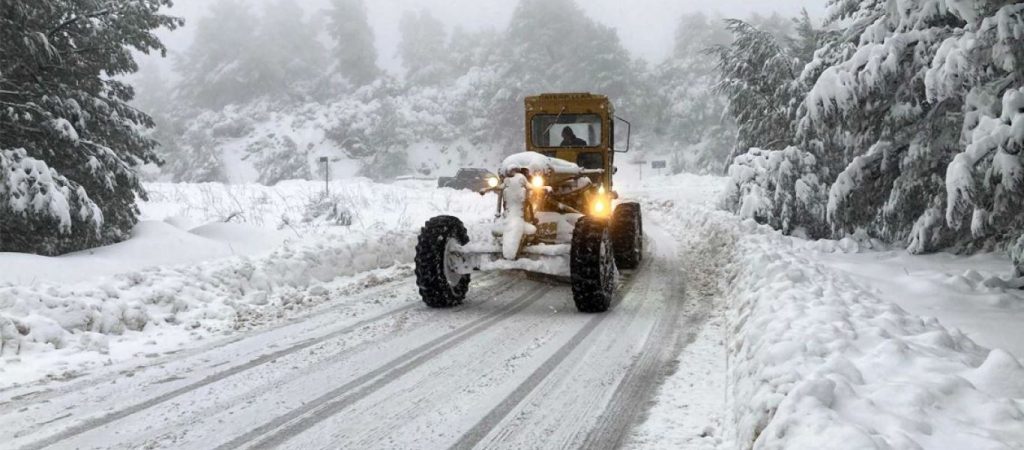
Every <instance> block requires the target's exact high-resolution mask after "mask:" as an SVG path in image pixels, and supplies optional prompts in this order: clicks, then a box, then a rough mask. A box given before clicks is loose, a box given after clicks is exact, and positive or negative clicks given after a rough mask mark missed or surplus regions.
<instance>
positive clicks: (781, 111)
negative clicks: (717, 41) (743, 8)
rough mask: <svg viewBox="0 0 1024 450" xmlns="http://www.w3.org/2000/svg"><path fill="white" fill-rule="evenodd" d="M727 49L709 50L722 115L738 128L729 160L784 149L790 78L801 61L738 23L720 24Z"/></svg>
mask: <svg viewBox="0 0 1024 450" xmlns="http://www.w3.org/2000/svg"><path fill="white" fill-rule="evenodd" d="M726 27H727V29H728V30H729V31H730V32H731V33H732V35H733V41H732V43H730V44H728V45H719V46H716V47H714V48H713V49H712V50H711V53H712V54H713V55H714V56H715V57H717V66H718V73H719V77H720V81H719V83H718V84H717V85H716V86H715V90H716V91H717V92H719V93H721V94H722V95H724V96H725V97H726V100H727V102H728V108H727V110H728V112H729V114H730V115H731V116H732V117H733V118H734V119H735V120H736V125H737V127H738V131H737V142H736V149H735V151H734V152H733V156H739V155H741V154H743V153H746V152H747V150H748V149H750V148H784V147H786V146H788V145H791V144H793V143H795V142H796V129H795V126H794V118H795V117H796V107H797V105H798V103H797V99H798V98H799V97H800V95H801V92H799V91H797V90H796V84H795V81H796V78H797V75H798V74H799V69H800V67H801V61H799V60H798V59H797V58H796V55H794V54H793V52H792V51H791V49H790V48H788V47H787V46H786V43H785V42H783V40H782V39H780V38H779V37H778V36H776V35H774V34H772V33H770V32H767V31H762V30H760V29H758V28H756V27H754V26H753V25H751V24H749V23H747V22H744V21H742V20H736V19H729V20H726Z"/></svg>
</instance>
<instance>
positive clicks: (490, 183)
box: [487, 177, 498, 188]
mask: <svg viewBox="0 0 1024 450" xmlns="http://www.w3.org/2000/svg"><path fill="white" fill-rule="evenodd" d="M487 185H488V186H490V187H492V188H496V187H498V179H497V178H494V177H490V178H488V179H487Z"/></svg>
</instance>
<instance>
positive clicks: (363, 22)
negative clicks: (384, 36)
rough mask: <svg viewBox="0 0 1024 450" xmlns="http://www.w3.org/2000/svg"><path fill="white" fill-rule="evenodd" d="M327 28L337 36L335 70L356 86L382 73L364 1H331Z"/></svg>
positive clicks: (335, 37) (334, 53)
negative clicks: (378, 64)
mask: <svg viewBox="0 0 1024 450" xmlns="http://www.w3.org/2000/svg"><path fill="white" fill-rule="evenodd" d="M326 13H327V16H328V23H327V31H328V34H330V36H331V37H332V38H333V39H334V48H333V50H332V54H333V56H334V62H335V64H336V66H335V71H336V72H337V73H338V74H340V75H341V76H342V77H344V78H345V79H346V80H348V81H349V82H350V83H352V84H353V85H355V86H364V85H367V84H369V83H370V82H372V81H373V80H375V79H376V78H377V77H378V76H379V75H380V73H381V71H380V68H378V66H377V48H376V47H374V42H373V29H372V28H370V22H369V19H368V18H367V16H366V5H365V4H364V3H363V0H331V7H330V8H329V9H328V10H327V11H326Z"/></svg>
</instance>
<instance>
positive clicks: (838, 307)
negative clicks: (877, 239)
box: [728, 221, 1024, 448]
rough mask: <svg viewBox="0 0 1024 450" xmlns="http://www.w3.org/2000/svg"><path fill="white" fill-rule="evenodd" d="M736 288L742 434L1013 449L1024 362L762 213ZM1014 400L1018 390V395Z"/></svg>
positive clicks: (734, 349) (746, 439) (734, 369)
mask: <svg viewBox="0 0 1024 450" xmlns="http://www.w3.org/2000/svg"><path fill="white" fill-rule="evenodd" d="M740 227H741V229H742V230H743V232H744V233H745V234H747V236H745V237H744V238H742V239H741V240H740V242H739V244H738V245H739V247H738V252H737V254H738V258H737V260H736V261H735V262H734V263H733V266H732V272H733V278H732V283H731V286H730V291H729V293H728V297H729V301H730V302H731V303H732V304H731V305H730V313H729V327H730V328H731V334H732V336H731V340H730V342H729V346H730V348H729V352H730V372H729V378H730V385H731V388H730V390H731V395H732V403H733V404H732V415H733V418H734V420H735V421H736V424H737V429H736V442H737V443H738V444H739V445H741V446H743V447H746V446H751V447H754V448H1010V447H1013V446H1016V445H1019V443H1020V442H1024V409H1022V408H1024V407H1022V403H1021V399H1024V383H1020V382H1017V381H1014V380H1024V368H1022V367H1021V365H1020V363H1019V362H1018V361H1017V360H1016V359H1014V358H1013V357H1012V356H1008V354H1007V353H1006V352H1003V351H1000V350H996V351H992V352H989V351H987V350H986V349H984V348H982V347H979V346H977V345H976V344H975V343H974V342H973V341H972V340H971V339H969V338H968V337H966V336H965V335H963V334H962V333H961V332H959V331H957V330H949V329H947V328H946V327H944V326H943V325H941V324H940V323H939V322H938V320H936V319H933V318H921V317H918V316H915V315H912V314H909V313H907V312H906V311H904V310H903V309H901V308H900V307H898V306H896V305H895V304H893V303H890V302H887V301H884V300H882V299H880V298H879V297H877V296H876V295H875V294H873V293H872V292H870V291H869V290H868V289H865V288H864V287H863V286H861V285H859V284H858V283H857V282H856V281H855V280H853V279H851V278H850V277H849V276H846V275H845V274H843V273H840V272H838V271H836V270H834V269H831V268H829V267H827V266H825V265H823V264H821V263H818V262H815V261H813V260H810V259H808V258H807V257H805V256H803V254H802V252H806V246H805V245H802V243H803V242H804V241H801V240H798V239H792V238H787V237H783V236H781V235H779V234H778V233H777V232H774V231H770V230H767V229H766V228H764V227H761V226H758V225H756V224H755V223H753V222H752V221H746V222H743V223H742V224H741V225H740ZM1015 399H1016V400H1015Z"/></svg>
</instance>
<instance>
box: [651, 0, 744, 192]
mask: <svg viewBox="0 0 1024 450" xmlns="http://www.w3.org/2000/svg"><path fill="white" fill-rule="evenodd" d="M730 39H731V36H730V35H729V33H728V31H727V30H726V29H725V27H724V26H721V25H719V21H717V20H710V19H708V17H707V16H705V15H704V14H700V13H697V14H691V15H684V16H683V17H682V18H681V19H680V21H679V24H678V26H677V28H676V35H675V45H674V47H673V52H672V56H671V57H670V58H669V59H668V60H666V61H665V62H664V63H662V64H660V65H659V66H658V67H657V68H656V69H655V71H654V74H653V80H652V82H651V85H652V87H653V92H652V93H651V94H648V97H650V98H651V102H650V104H648V105H646V106H645V107H644V109H645V110H649V111H653V112H655V113H656V114H652V115H651V116H650V117H648V118H646V119H647V120H650V121H652V122H653V127H652V128H653V130H652V131H654V133H656V134H657V135H658V136H661V137H663V138H665V139H667V140H668V141H669V142H670V143H671V146H672V148H675V149H676V151H677V152H678V153H677V154H676V155H675V158H674V160H673V170H674V171H676V172H678V171H683V170H686V171H691V172H700V171H710V172H716V173H721V172H722V171H723V170H724V169H725V166H726V163H727V162H728V161H727V160H728V157H729V155H730V154H731V153H732V148H733V145H734V142H733V138H734V136H735V130H734V129H733V127H734V124H733V123H732V121H731V120H730V118H729V117H727V115H726V114H725V107H726V102H725V97H724V96H723V95H721V94H719V93H716V92H714V91H713V87H714V85H715V83H716V82H717V79H718V76H717V73H716V71H715V63H714V59H713V58H709V57H708V56H707V54H706V53H707V51H708V50H710V49H711V48H714V47H716V46H721V45H725V44H728V43H729V41H730Z"/></svg>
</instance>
